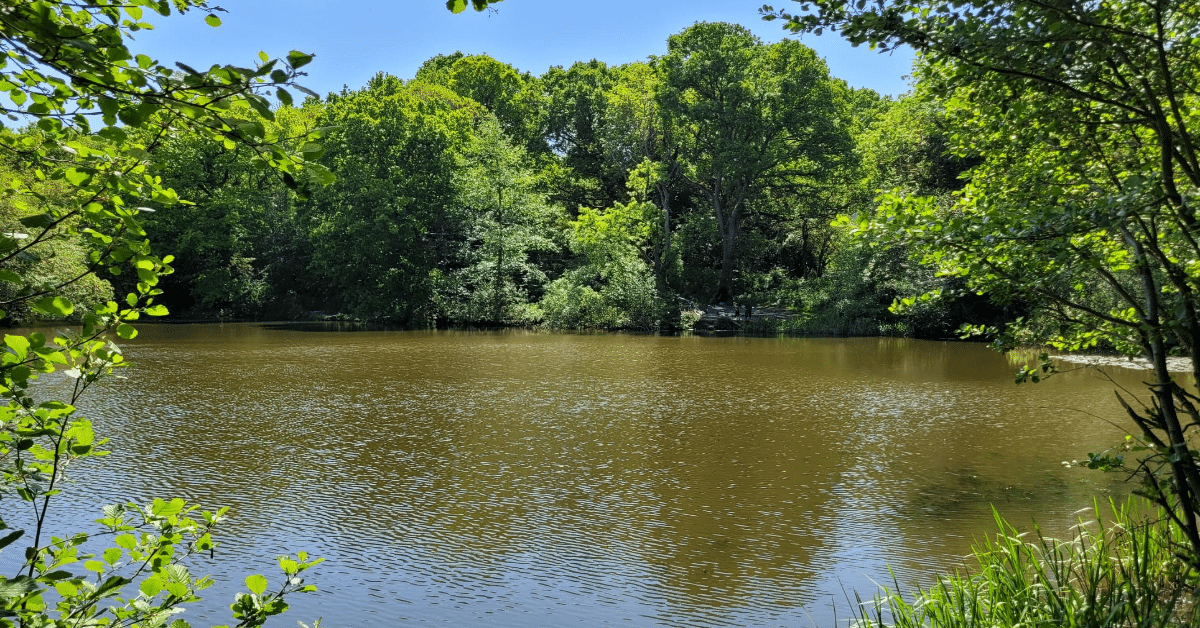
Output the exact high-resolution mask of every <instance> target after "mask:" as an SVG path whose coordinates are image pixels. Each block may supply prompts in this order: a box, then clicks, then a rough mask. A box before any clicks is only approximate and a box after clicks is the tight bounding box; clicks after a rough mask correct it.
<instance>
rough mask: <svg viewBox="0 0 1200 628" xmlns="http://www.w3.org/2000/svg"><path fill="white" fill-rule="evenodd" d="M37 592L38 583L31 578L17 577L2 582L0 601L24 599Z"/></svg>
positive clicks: (0, 582)
mask: <svg viewBox="0 0 1200 628" xmlns="http://www.w3.org/2000/svg"><path fill="white" fill-rule="evenodd" d="M37 590H38V583H37V581H36V580H34V579H33V578H30V577H29V576H17V577H16V578H12V579H10V580H0V600H11V599H13V598H20V597H24V596H26V595H28V594H30V593H33V592H34V591H37Z"/></svg>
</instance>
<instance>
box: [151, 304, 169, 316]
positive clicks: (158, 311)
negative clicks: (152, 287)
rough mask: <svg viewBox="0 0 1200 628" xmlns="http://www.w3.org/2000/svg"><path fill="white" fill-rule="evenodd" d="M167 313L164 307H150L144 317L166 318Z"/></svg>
mask: <svg viewBox="0 0 1200 628" xmlns="http://www.w3.org/2000/svg"><path fill="white" fill-rule="evenodd" d="M169 313H170V312H168V311H167V306H165V305H151V306H150V307H148V308H146V316H166V315H167V314H169Z"/></svg>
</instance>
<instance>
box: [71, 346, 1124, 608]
mask: <svg viewBox="0 0 1200 628" xmlns="http://www.w3.org/2000/svg"><path fill="white" fill-rule="evenodd" d="M127 354H128V355H129V356H130V357H131V358H132V359H133V360H134V361H136V362H138V363H139V364H140V368H137V369H133V370H128V371H126V372H125V373H124V374H125V376H126V377H127V379H125V380H122V381H112V382H110V383H108V384H106V385H105V386H104V388H103V389H101V390H98V391H96V394H94V395H92V397H91V398H90V400H89V402H88V403H87V404H86V408H87V410H88V413H89V414H90V416H92V417H93V419H94V420H95V421H96V423H97V424H98V427H97V431H98V432H100V433H103V434H107V435H109V436H111V437H112V439H113V447H112V448H113V450H114V452H115V453H114V454H113V455H112V456H110V457H109V458H106V459H103V460H102V461H99V462H97V463H90V466H88V467H81V468H79V469H77V470H76V471H75V474H76V477H78V478H80V479H82V480H84V481H85V482H86V483H87V488H86V490H87V491H88V492H87V493H86V494H83V495H77V496H76V497H72V498H71V499H70V500H68V501H69V503H67V504H65V508H66V512H65V513H64V514H63V516H64V517H66V518H72V517H74V518H77V519H80V520H84V521H86V520H87V519H90V518H93V517H94V516H96V514H94V511H92V510H91V505H94V504H95V503H96V502H97V501H100V500H107V501H116V500H123V499H138V500H143V499H148V498H150V497H153V496H185V497H188V498H190V499H192V500H195V501H198V502H199V503H202V504H205V505H207V506H216V505H229V506H231V507H232V510H233V514H234V515H235V516H236V519H235V520H234V521H233V522H231V525H230V526H229V527H228V528H227V530H226V536H225V537H224V541H225V542H224V545H223V546H222V547H221V548H220V549H219V550H218V556H217V558H218V559H221V558H224V561H221V560H218V561H216V562H214V563H212V564H205V565H203V566H202V567H201V569H208V570H211V571H212V572H214V573H215V575H217V576H218V577H219V578H220V579H222V580H224V581H226V584H223V585H220V586H218V587H216V588H214V589H212V590H210V591H209V596H208V599H207V600H206V602H205V605H203V606H201V607H199V608H194V609H192V610H189V611H188V613H187V614H186V615H185V616H184V617H185V618H187V619H189V620H191V621H194V622H195V623H196V624H204V623H212V622H215V621H218V620H219V621H222V622H224V621H228V619H227V618H228V615H227V611H225V610H224V607H225V605H227V604H228V602H229V599H228V598H229V597H230V596H231V592H232V591H233V590H236V588H237V585H238V584H240V580H241V577H242V576H243V575H245V574H246V573H248V572H250V571H260V572H265V573H270V572H271V569H272V565H273V562H274V557H275V556H276V555H278V554H281V553H285V552H288V551H292V552H294V551H295V550H306V551H308V552H310V553H312V554H316V555H320V556H324V557H326V559H327V562H326V563H325V564H324V565H322V566H320V567H319V568H318V569H317V570H316V573H315V574H314V575H313V579H315V580H316V581H317V583H318V585H319V586H320V589H321V592H320V593H318V594H313V595H309V596H297V597H295V598H294V599H293V603H294V604H293V609H292V611H290V612H289V613H288V615H287V616H285V617H282V618H280V619H279V620H277V621H276V622H275V625H279V626H287V625H295V624H294V621H295V620H304V621H306V622H309V621H311V620H312V619H314V618H316V617H318V616H323V617H325V621H326V625H327V626H392V625H418V624H422V623H428V624H434V623H436V624H439V625H446V626H475V625H496V626H567V625H571V626H607V625H620V626H658V625H665V626H810V625H813V624H816V625H820V626H829V625H833V621H834V613H835V611H834V607H835V606H837V607H838V609H837V611H836V613H837V617H839V618H842V619H844V618H845V617H846V608H847V601H846V595H847V592H850V591H853V590H858V591H860V592H863V593H864V594H866V595H868V596H869V595H870V594H871V593H872V592H873V591H874V585H873V583H872V582H873V581H874V582H886V581H889V579H890V576H889V575H888V567H889V566H890V567H891V568H892V569H894V571H895V574H896V576H897V578H898V579H899V581H900V583H901V584H902V585H909V584H912V583H927V582H928V581H929V579H930V578H931V576H932V575H933V574H934V573H936V572H938V571H939V570H945V569H953V568H954V567H957V566H960V565H961V564H962V562H961V558H960V557H961V556H962V555H963V554H965V553H966V552H967V551H968V549H969V547H970V544H971V541H972V539H974V538H979V537H980V536H982V535H984V534H987V533H988V532H989V531H990V530H991V529H992V527H993V524H992V521H991V516H992V515H991V510H990V507H991V506H990V505H991V504H994V505H995V506H996V507H997V508H998V509H999V510H1000V511H1001V512H1002V513H1003V514H1005V515H1006V516H1007V517H1009V518H1010V519H1011V520H1012V521H1014V522H1019V523H1022V524H1027V523H1028V522H1029V520H1030V518H1031V517H1036V518H1037V520H1038V521H1039V522H1040V523H1041V524H1042V525H1043V527H1045V528H1048V529H1049V530H1050V531H1051V532H1052V533H1063V532H1065V530H1066V529H1067V528H1068V527H1069V526H1070V525H1071V524H1072V523H1073V522H1074V521H1075V515H1073V514H1072V513H1074V512H1075V511H1076V510H1078V509H1080V508H1082V507H1085V506H1087V505H1089V504H1090V503H1091V499H1092V496H1093V495H1097V494H1101V495H1106V494H1110V493H1112V492H1114V491H1120V490H1121V488H1120V485H1119V482H1118V480H1119V478H1113V477H1108V476H1102V475H1098V474H1096V473H1094V472H1089V471H1085V470H1082V469H1078V468H1073V469H1072V468H1066V467H1064V466H1063V464H1062V462H1063V460H1066V459H1071V458H1079V457H1082V456H1083V455H1084V454H1086V452H1088V451H1095V450H1097V449H1098V448H1101V447H1103V446H1105V445H1108V444H1112V443H1115V442H1117V441H1118V440H1120V439H1121V438H1122V436H1123V434H1124V431H1123V427H1122V428H1118V427H1114V426H1113V425H1111V424H1110V423H1109V421H1115V422H1117V423H1118V424H1119V425H1121V426H1124V425H1125V423H1124V422H1123V421H1122V419H1121V415H1120V413H1119V412H1118V409H1117V408H1116V406H1115V403H1114V402H1113V401H1112V399H1113V397H1112V394H1111V389H1112V385H1111V384H1110V383H1109V382H1107V381H1105V380H1103V379H1101V378H1099V377H1097V376H1096V375H1095V374H1094V373H1093V372H1091V371H1077V372H1072V373H1068V374H1066V375H1063V376H1060V377H1057V378H1054V379H1052V380H1050V381H1049V382H1046V383H1042V384H1038V385H1022V386H1016V385H1014V384H1013V383H1012V377H1011V374H1012V372H1013V371H1014V370H1015V366H1014V365H1012V364H1010V363H1009V362H1008V361H1007V360H1006V358H1005V357H1004V356H1001V355H998V354H995V353H992V352H990V351H989V350H988V349H987V348H986V347H983V346H979V345H974V344H961V343H942V342H922V341H911V340H898V339H877V338H856V339H795V338H786V339H775V338H702V337H654V336H636V335H567V334H549V333H530V332H328V331H299V330H295V329H286V328H281V327H272V326H270V325H251V324H237V325H187V326H183V325H181V326H172V325H159V326H150V325H147V326H145V327H144V328H143V329H142V334H141V336H140V337H139V338H138V339H137V340H136V341H134V342H131V343H129V344H128V348H127ZM1114 376H1116V377H1117V378H1118V380H1120V382H1121V383H1123V384H1124V385H1126V386H1129V387H1137V385H1138V381H1139V380H1140V379H1141V378H1142V377H1143V376H1142V375H1141V374H1139V373H1137V372H1134V371H1120V372H1117V373H1114ZM82 488H83V487H82V486H81V487H78V489H82ZM85 504H88V505H89V506H87V507H86V508H85V507H84V505H85Z"/></svg>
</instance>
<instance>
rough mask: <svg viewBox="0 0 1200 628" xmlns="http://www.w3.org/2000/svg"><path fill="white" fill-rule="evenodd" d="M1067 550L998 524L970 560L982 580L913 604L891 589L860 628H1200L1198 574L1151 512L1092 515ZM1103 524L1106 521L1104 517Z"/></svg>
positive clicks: (959, 578) (1170, 530)
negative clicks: (1062, 627) (1197, 589)
mask: <svg viewBox="0 0 1200 628" xmlns="http://www.w3.org/2000/svg"><path fill="white" fill-rule="evenodd" d="M1088 512H1089V513H1090V514H1092V515H1094V516H1095V519H1094V520H1092V521H1087V522H1084V521H1081V522H1080V524H1079V525H1077V526H1076V527H1075V528H1074V532H1073V535H1072V538H1071V539H1070V540H1058V539H1052V538H1048V537H1045V536H1043V535H1042V534H1041V532H1040V531H1038V530H1036V529H1035V531H1034V532H1033V533H1030V534H1029V535H1020V534H1017V530H1016V529H1015V528H1014V527H1013V526H1012V525H1010V524H1009V523H1008V522H1006V521H1004V519H1003V518H1001V517H1000V516H999V515H998V514H997V515H996V524H997V526H998V527H999V533H997V534H996V535H995V536H994V537H992V538H989V539H986V540H985V541H984V542H982V543H981V544H978V545H977V546H976V547H975V549H974V552H973V558H974V560H975V562H976V563H977V571H975V570H971V571H970V572H967V573H956V574H955V575H953V576H946V577H943V578H941V579H939V581H938V583H937V584H935V585H933V586H932V587H930V588H928V589H924V590H918V591H917V592H915V594H914V595H912V596H911V597H909V598H907V599H906V598H905V597H904V596H902V595H900V594H899V593H898V591H899V586H897V585H896V582H895V580H894V579H893V587H894V588H892V589H889V588H884V589H883V590H882V591H881V592H880V593H879V594H878V595H877V596H876V597H875V598H874V599H873V600H871V601H863V600H862V599H859V600H858V610H857V617H856V620H857V621H856V622H855V625H857V626H861V627H866V626H880V627H882V626H894V627H896V628H916V627H918V626H920V627H930V628H951V627H960V626H961V627H964V628H965V627H971V628H976V627H979V628H982V627H987V628H993V627H994V628H1009V627H1011V628H1017V627H1021V628H1035V627H1050V626H1054V627H1059V626H1069V627H1079V628H1083V627H1096V628H1101V627H1103V628H1108V627H1137V628H1150V627H1167V626H1200V608H1198V606H1197V600H1196V593H1197V591H1196V589H1195V587H1196V584H1197V580H1196V576H1197V574H1196V573H1195V572H1194V571H1193V570H1190V569H1188V568H1187V567H1186V565H1185V563H1184V562H1183V561H1182V560H1180V558H1179V557H1178V556H1177V555H1176V552H1179V551H1185V548H1186V547H1187V546H1186V544H1185V543H1184V538H1183V536H1182V535H1181V534H1178V533H1177V531H1176V529H1175V528H1174V526H1170V525H1168V524H1167V523H1164V522H1163V519H1162V518H1161V517H1159V518H1158V519H1157V520H1153V519H1151V518H1149V517H1146V516H1145V515H1146V513H1152V512H1154V511H1153V509H1152V508H1151V507H1150V506H1147V505H1146V504H1145V503H1144V502H1137V501H1130V502H1125V503H1122V504H1120V505H1118V504H1114V503H1110V504H1109V507H1108V508H1102V507H1101V506H1100V505H1099V504H1097V505H1096V506H1095V507H1094V508H1092V509H1091V510H1089V511H1088ZM1102 514H1106V517H1102Z"/></svg>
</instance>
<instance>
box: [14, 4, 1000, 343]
mask: <svg viewBox="0 0 1200 628" xmlns="http://www.w3.org/2000/svg"><path fill="white" fill-rule="evenodd" d="M245 113H246V114H247V115H248V116H252V113H251V112H248V111H247V112H245ZM258 123H260V124H262V125H266V126H268V127H269V129H268V130H269V132H273V133H278V135H279V136H280V137H285V138H286V137H296V138H299V137H305V136H307V135H309V134H310V133H311V132H312V131H313V130H314V129H321V130H322V133H323V139H322V140H321V141H320V142H319V143H312V142H310V143H305V144H301V145H299V146H295V147H293V148H298V149H299V150H301V151H302V152H303V153H304V154H305V155H306V156H308V157H309V158H313V159H316V160H317V161H319V163H321V164H323V165H324V166H325V167H326V168H328V170H329V171H330V172H331V173H332V174H333V175H334V177H335V179H334V180H333V182H332V183H331V184H329V185H327V186H315V187H314V188H313V189H312V191H311V194H307V195H303V194H301V195H298V194H297V193H296V192H295V191H293V189H292V188H293V187H294V186H292V185H288V184H289V183H290V182H287V181H284V180H282V179H281V178H280V175H279V174H278V173H277V172H276V171H274V170H271V169H268V168H266V167H264V166H263V165H262V162H261V160H260V159H258V158H257V156H256V155H255V154H254V150H253V149H251V148H248V147H247V146H245V145H241V144H236V143H234V142H223V143H222V142H214V141H212V140H210V139H208V138H206V137H201V136H196V135H181V136H179V137H175V138H164V139H163V140H162V141H156V142H151V146H152V148H151V150H150V151H149V155H148V158H149V159H151V160H152V162H153V163H154V164H155V166H156V167H157V172H156V174H157V175H158V176H160V177H161V178H162V180H163V183H164V184H165V185H167V186H169V187H171V188H173V189H174V190H176V191H177V192H178V194H179V196H180V197H181V198H183V199H187V200H188V201H190V204H187V205H183V206H176V207H172V208H170V209H168V210H165V211H161V212H154V213H147V214H146V215H145V216H144V220H143V225H144V227H145V230H146V232H147V234H148V237H149V239H150V241H152V242H154V245H155V247H156V250H158V251H161V252H163V253H171V254H172V255H174V256H175V258H176V259H175V262H174V264H173V265H174V268H175V273H174V274H173V275H170V276H167V277H164V278H163V279H162V286H163V287H164V289H165V294H164V296H163V299H164V300H165V302H166V304H167V305H168V306H169V307H170V309H171V311H172V312H173V313H175V314H176V315H182V316H192V317H212V316H220V317H237V318H258V319H294V318H310V317H314V316H319V315H332V314H340V315H345V316H348V317H353V318H356V319H362V320H369V321H380V322H388V323H392V324H397V325H404V326H414V327H420V326H431V325H547V326H552V327H567V328H577V327H590V328H626V329H660V328H677V327H680V326H686V325H687V317H686V314H684V313H685V312H686V311H688V310H689V309H691V308H692V307H693V305H695V304H707V303H718V302H725V303H738V304H751V305H753V306H757V307H763V306H768V305H777V306H782V307H787V308H791V309H792V310H793V311H795V312H797V316H796V318H795V319H794V320H793V321H790V322H788V323H786V324H779V323H776V325H777V327H774V328H771V329H781V327H779V326H778V325H782V328H785V330H787V331H794V332H802V333H833V334H879V333H884V334H904V335H919V336H943V335H947V334H949V333H951V332H952V331H953V329H955V328H956V327H957V326H958V325H959V324H960V323H962V322H965V321H968V320H969V321H970V322H974V323H979V322H997V321H1000V320H1003V319H1005V318H1009V317H1013V316H1016V315H1018V314H1020V313H1021V312H1019V311H1014V310H1013V309H1012V306H1009V309H1001V308H997V307H994V306H993V305H992V304H991V303H990V302H988V301H986V300H985V299H983V298H982V297H977V296H975V295H974V293H973V292H971V291H964V290H962V289H961V288H962V286H961V285H956V284H955V280H954V279H947V278H940V277H937V276H935V274H934V273H933V271H932V270H930V269H929V267H926V266H923V265H921V264H918V263H916V262H914V261H911V260H910V259H909V256H908V254H907V251H905V250H903V248H902V247H896V246H882V245H880V246H874V245H872V243H871V242H869V241H864V240H863V239H861V238H859V239H851V238H848V237H847V236H846V235H845V233H844V230H841V229H838V228H836V227H833V226H831V223H832V221H833V220H834V218H835V217H836V216H837V215H839V214H854V213H858V212H863V211H867V210H869V209H870V208H871V207H872V204H873V203H874V198H875V196H876V193H877V192H878V191H879V190H890V189H900V190H903V191H906V192H913V193H918V194H922V195H934V196H940V197H942V198H946V199H949V198H950V195H951V194H952V193H953V192H954V191H955V190H956V189H958V188H959V187H960V186H961V182H960V180H959V174H960V173H962V172H964V171H965V170H966V169H967V168H969V167H970V166H971V165H972V163H973V161H972V158H971V157H970V156H958V157H955V156H950V155H948V153H947V151H946V147H947V138H946V131H945V125H944V118H943V113H942V111H941V108H940V106H939V105H938V104H937V103H936V102H934V101H932V100H931V99H928V98H916V97H910V98H905V99H901V100H892V99H889V98H884V97H881V96H879V95H878V94H876V93H874V92H872V91H870V90H863V89H852V88H849V87H847V86H846V84H845V83H844V82H843V81H841V80H838V79H836V78H833V77H831V76H830V75H829V72H828V69H827V67H826V66H825V63H824V62H823V61H822V60H821V59H819V58H818V57H817V56H816V54H815V53H814V52H813V51H812V50H811V49H809V48H807V47H805V46H804V45H802V44H800V43H798V42H796V41H791V40H783V41H781V42H778V43H774V44H765V43H763V42H762V41H761V40H759V39H758V38H757V37H755V36H754V35H753V34H751V33H750V32H749V31H748V30H747V29H745V28H743V27H741V26H737V25H732V24H721V23H700V24H696V25H695V26H692V27H690V28H688V29H687V30H685V31H683V32H681V33H679V34H677V35H674V36H672V37H671V38H670V39H669V40H668V42H667V51H666V54H664V55H662V56H660V57H654V58H651V59H649V60H648V61H646V62H639V63H632V64H628V65H621V66H608V65H606V64H604V63H602V62H600V61H595V60H593V61H590V62H586V63H583V62H581V63H576V64H574V65H572V66H571V67H569V68H561V67H555V68H551V69H549V70H548V71H547V72H546V73H544V74H542V75H541V76H533V75H531V74H529V73H527V72H521V71H520V70H518V69H516V68H514V67H512V66H511V65H509V64H506V63H504V62H502V61H499V60H496V59H493V58H491V57H488V56H482V55H473V56H468V55H463V54H461V53H455V54H452V55H439V56H437V57H434V58H432V59H430V60H428V61H426V62H425V63H424V64H423V65H422V66H421V68H420V69H419V70H418V72H417V73H416V76H414V77H413V78H412V79H409V80H402V79H400V78H397V77H394V76H389V75H385V74H380V75H377V76H376V77H374V78H373V79H372V80H371V81H369V82H368V84H367V85H365V86H363V87H361V88H360V89H356V90H351V89H343V90H342V91H341V92H340V93H336V94H329V95H327V96H326V97H325V98H316V97H310V98H309V99H308V100H307V101H305V102H304V103H296V104H295V105H293V104H292V103H290V102H289V103H288V104H281V105H280V106H279V108H278V110H277V111H276V112H275V116H274V119H273V120H270V121H268V120H266V119H261V122H258ZM25 133H26V134H28V135H30V136H31V137H36V136H37V133H38V130H37V128H36V127H31V128H29V129H27V130H26V131H25ZM9 167H10V168H11V169H13V170H20V164H19V163H11V164H9ZM42 187H43V188H44V189H45V191H46V194H47V195H50V196H52V195H53V182H46V183H45V184H42ZM5 209H6V211H7V213H8V214H9V220H10V222H11V221H12V220H16V219H18V218H20V216H21V209H20V207H16V206H10V207H7V208H5ZM77 248H78V249H79V250H76V249H77ZM59 250H60V251H61V254H60V255H59V256H56V257H57V259H55V260H48V259H38V260H29V262H28V263H29V264H31V265H34V266H37V265H41V266H38V268H41V267H44V270H36V269H35V270H31V271H30V272H32V273H33V274H37V273H38V272H44V273H46V274H51V275H55V277H56V278H61V277H63V276H66V275H69V274H70V273H72V272H76V271H77V270H82V269H83V268H86V266H87V251H85V250H82V248H80V245H75V244H72V243H71V242H64V243H63V246H62V247H60V249H59ZM108 281H109V282H111V283H114V284H117V285H116V287H117V288H118V292H121V293H123V292H124V291H125V286H123V285H121V284H122V282H132V281H136V278H128V277H119V276H117V277H109V278H108ZM103 284H104V282H103V281H94V280H91V279H88V280H87V283H81V285H78V286H75V287H74V289H76V290H77V291H80V292H84V293H85V294H81V295H77V296H76V298H84V300H86V299H87V298H96V299H105V298H108V296H107V295H108V294H109V292H110V291H109V289H108V287H107V286H105V285H103ZM937 287H944V288H945V289H944V290H943V291H942V294H943V295H944V296H943V298H941V299H939V300H937V301H936V302H927V303H918V304H915V305H914V307H910V308H908V309H907V310H906V312H905V314H903V315H899V314H894V313H892V312H890V311H889V305H891V303H892V302H893V300H894V299H896V298H897V297H901V296H904V295H909V294H922V293H927V292H930V291H931V290H933V289H935V288H937ZM18 315H19V313H10V318H11V317H13V316H18ZM761 324H764V323H760V325H761Z"/></svg>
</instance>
